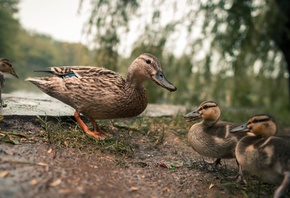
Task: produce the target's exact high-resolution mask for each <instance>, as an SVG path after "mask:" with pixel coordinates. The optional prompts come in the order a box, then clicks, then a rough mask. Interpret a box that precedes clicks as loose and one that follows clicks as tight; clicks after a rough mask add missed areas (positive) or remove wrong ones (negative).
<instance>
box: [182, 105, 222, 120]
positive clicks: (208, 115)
mask: <svg viewBox="0 0 290 198" xmlns="http://www.w3.org/2000/svg"><path fill="white" fill-rule="evenodd" d="M220 116H221V110H220V108H219V106H218V104H217V103H216V102H215V101H204V102H202V103H201V104H200V105H199V106H198V107H197V109H195V110H194V111H192V112H190V113H188V114H186V115H185V116H184V118H185V119H186V120H187V121H188V122H189V121H194V120H198V119H203V120H204V121H205V122H216V121H217V120H218V119H219V118H220Z"/></svg>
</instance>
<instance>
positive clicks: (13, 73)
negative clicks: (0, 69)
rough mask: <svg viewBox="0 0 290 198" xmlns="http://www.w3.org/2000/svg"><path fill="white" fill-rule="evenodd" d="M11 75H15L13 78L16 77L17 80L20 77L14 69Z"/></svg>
mask: <svg viewBox="0 0 290 198" xmlns="http://www.w3.org/2000/svg"><path fill="white" fill-rule="evenodd" d="M10 74H11V75H13V76H15V77H16V78H19V77H18V75H17V74H16V72H15V71H14V69H12V70H11V71H10Z"/></svg>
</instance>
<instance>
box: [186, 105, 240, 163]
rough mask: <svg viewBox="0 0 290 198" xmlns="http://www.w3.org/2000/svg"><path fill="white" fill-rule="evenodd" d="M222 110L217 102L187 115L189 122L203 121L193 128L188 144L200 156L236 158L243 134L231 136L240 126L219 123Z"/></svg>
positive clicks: (219, 159) (200, 106) (218, 160)
mask: <svg viewBox="0 0 290 198" xmlns="http://www.w3.org/2000/svg"><path fill="white" fill-rule="evenodd" d="M220 116H221V110H220V108H219V106H218V104H217V103H216V102H215V101H205V102H202V103H201V104H200V105H199V106H198V107H197V109H196V110H194V111H192V112H190V113H188V114H187V115H185V116H184V117H185V119H187V121H194V120H198V119H202V121H201V122H199V123H196V124H194V125H192V126H191V128H190V130H189V132H188V136H187V137H188V142H189V144H190V145H191V147H192V148H193V149H194V150H195V151H196V152H198V153H199V154H200V155H203V156H206V157H213V158H217V159H216V160H215V162H214V165H215V166H217V165H218V164H220V161H221V159H229V158H235V146H236V144H237V142H238V140H239V139H240V138H241V137H243V136H244V135H243V134H230V130H231V129H233V128H234V127H236V126H238V124H235V123H232V122H225V121H219V118H220Z"/></svg>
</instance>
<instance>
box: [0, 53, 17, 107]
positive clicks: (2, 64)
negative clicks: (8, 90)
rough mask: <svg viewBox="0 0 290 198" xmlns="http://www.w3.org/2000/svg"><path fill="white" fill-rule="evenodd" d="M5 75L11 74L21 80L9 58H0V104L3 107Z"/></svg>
mask: <svg viewBox="0 0 290 198" xmlns="http://www.w3.org/2000/svg"><path fill="white" fill-rule="evenodd" d="M3 73H9V74H11V75H13V76H15V77H16V78H19V77H18V75H17V74H16V73H15V71H14V69H13V67H12V64H11V62H10V61H9V60H8V59H7V58H0V102H1V106H3V100H2V89H3V87H4V82H5V78H4V74H3Z"/></svg>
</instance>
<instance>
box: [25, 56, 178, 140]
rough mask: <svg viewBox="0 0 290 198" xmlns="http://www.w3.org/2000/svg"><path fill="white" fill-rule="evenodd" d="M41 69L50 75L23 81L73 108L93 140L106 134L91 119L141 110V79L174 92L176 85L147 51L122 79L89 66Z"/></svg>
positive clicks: (143, 105)
mask: <svg viewBox="0 0 290 198" xmlns="http://www.w3.org/2000/svg"><path fill="white" fill-rule="evenodd" d="M45 72H49V73H51V74H53V76H46V77H42V78H28V79H26V80H27V81H30V82H32V83H33V84H35V85H36V86H37V87H38V88H40V89H41V90H42V91H43V92H45V93H47V94H48V95H50V96H52V97H54V98H57V99H58V100H60V101H62V102H64V103H66V104H68V105H70V106H71V107H73V108H74V109H75V110H76V111H75V113H74V117H75V119H76V121H77V122H78V123H79V125H80V127H81V128H82V129H83V131H84V132H86V133H87V134H88V135H90V136H92V137H94V138H96V139H104V138H105V137H106V136H107V135H108V134H107V133H106V132H105V131H103V130H101V129H100V128H99V127H98V125H97V123H96V122H95V119H115V118H126V117H133V116H137V115H139V114H140V113H142V112H143V111H144V110H145V108H146V106H147V94H146V90H145V87H144V85H143V82H144V81H145V80H152V81H154V82H155V83H156V84H158V85H159V86H161V87H163V88H165V89H167V90H169V91H176V87H175V86H174V85H173V84H172V83H170V82H169V81H168V80H167V79H166V78H165V75H164V74H163V72H162V69H161V65H160V63H159V61H158V59H157V58H156V57H155V56H153V55H151V54H148V53H144V54H141V55H140V56H139V57H137V58H136V59H135V60H134V61H133V62H132V64H131V65H130V66H129V68H128V73H127V78H126V79H124V78H123V77H121V76H120V75H119V74H117V73H116V72H113V71H111V70H107V69H105V68H99V67H90V66H86V67H85V66H66V67H51V68H49V70H47V71H45ZM80 113H82V114H83V115H85V116H86V117H88V118H89V119H90V121H91V123H92V125H93V128H94V130H93V131H91V130H90V129H89V128H88V127H87V125H86V124H85V123H84V122H83V121H82V119H81V117H80Z"/></svg>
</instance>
